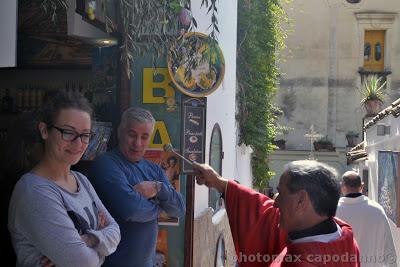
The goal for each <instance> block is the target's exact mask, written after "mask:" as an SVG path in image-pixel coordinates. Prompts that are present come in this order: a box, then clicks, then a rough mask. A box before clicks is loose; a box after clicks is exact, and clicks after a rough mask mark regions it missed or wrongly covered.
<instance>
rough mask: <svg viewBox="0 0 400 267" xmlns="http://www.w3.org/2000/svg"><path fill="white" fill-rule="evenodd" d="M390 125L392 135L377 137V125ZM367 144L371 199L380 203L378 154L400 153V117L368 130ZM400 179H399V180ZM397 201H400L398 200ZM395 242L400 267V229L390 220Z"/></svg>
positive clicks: (384, 121)
mask: <svg viewBox="0 0 400 267" xmlns="http://www.w3.org/2000/svg"><path fill="white" fill-rule="evenodd" d="M379 124H383V125H390V127H391V130H390V135H385V136H377V125H379ZM366 142H367V147H366V150H367V153H368V161H367V162H366V163H367V166H368V169H369V197H370V198H371V199H373V200H375V201H376V202H378V153H379V151H382V150H391V151H400V117H398V118H395V117H393V116H392V115H389V116H387V117H385V118H384V119H382V120H380V121H379V122H378V123H377V124H375V125H374V126H372V127H371V128H368V129H367V130H366ZM398 179H399V178H398ZM397 201H400V200H399V199H397ZM389 222H390V227H391V230H392V235H393V241H394V244H395V246H396V253H397V266H400V228H398V227H396V225H395V223H394V222H392V221H391V220H389Z"/></svg>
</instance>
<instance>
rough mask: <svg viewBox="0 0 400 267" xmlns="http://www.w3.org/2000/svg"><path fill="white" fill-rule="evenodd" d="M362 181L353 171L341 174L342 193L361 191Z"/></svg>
mask: <svg viewBox="0 0 400 267" xmlns="http://www.w3.org/2000/svg"><path fill="white" fill-rule="evenodd" d="M362 188H363V182H362V180H361V177H360V175H358V173H357V172H355V171H347V172H345V173H344V174H343V175H342V192H343V194H350V193H361V192H362Z"/></svg>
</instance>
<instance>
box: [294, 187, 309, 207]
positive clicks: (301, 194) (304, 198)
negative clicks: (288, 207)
mask: <svg viewBox="0 0 400 267" xmlns="http://www.w3.org/2000/svg"><path fill="white" fill-rule="evenodd" d="M308 205H311V202H310V198H309V197H308V194H307V192H306V190H300V191H298V192H297V193H296V208H297V210H305V209H306V208H307V207H308Z"/></svg>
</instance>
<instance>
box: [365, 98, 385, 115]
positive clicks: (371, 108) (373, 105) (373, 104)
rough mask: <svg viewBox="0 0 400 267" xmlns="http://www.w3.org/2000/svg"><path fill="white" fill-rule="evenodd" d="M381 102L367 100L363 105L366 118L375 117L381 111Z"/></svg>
mask: <svg viewBox="0 0 400 267" xmlns="http://www.w3.org/2000/svg"><path fill="white" fill-rule="evenodd" d="M382 104H383V103H382V101H380V100H378V99H374V100H368V101H366V102H365V103H364V107H365V110H366V111H367V116H368V117H373V116H376V115H377V114H378V113H379V112H380V111H381V110H382Z"/></svg>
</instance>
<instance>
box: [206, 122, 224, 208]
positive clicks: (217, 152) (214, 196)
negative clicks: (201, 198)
mask: <svg viewBox="0 0 400 267" xmlns="http://www.w3.org/2000/svg"><path fill="white" fill-rule="evenodd" d="M222 158H223V152H222V134H221V128H220V127H219V125H218V123H217V124H215V125H214V128H213V130H212V133H211V140H210V162H209V164H210V166H211V167H213V169H214V170H215V171H216V172H218V173H219V174H222ZM220 197H221V194H220V193H219V192H218V191H217V190H215V189H214V188H210V189H209V197H208V206H209V207H212V208H213V209H214V210H215V211H216V210H218V209H219V208H220V207H221V205H222V204H221V203H222V202H221V201H219V199H220Z"/></svg>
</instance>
